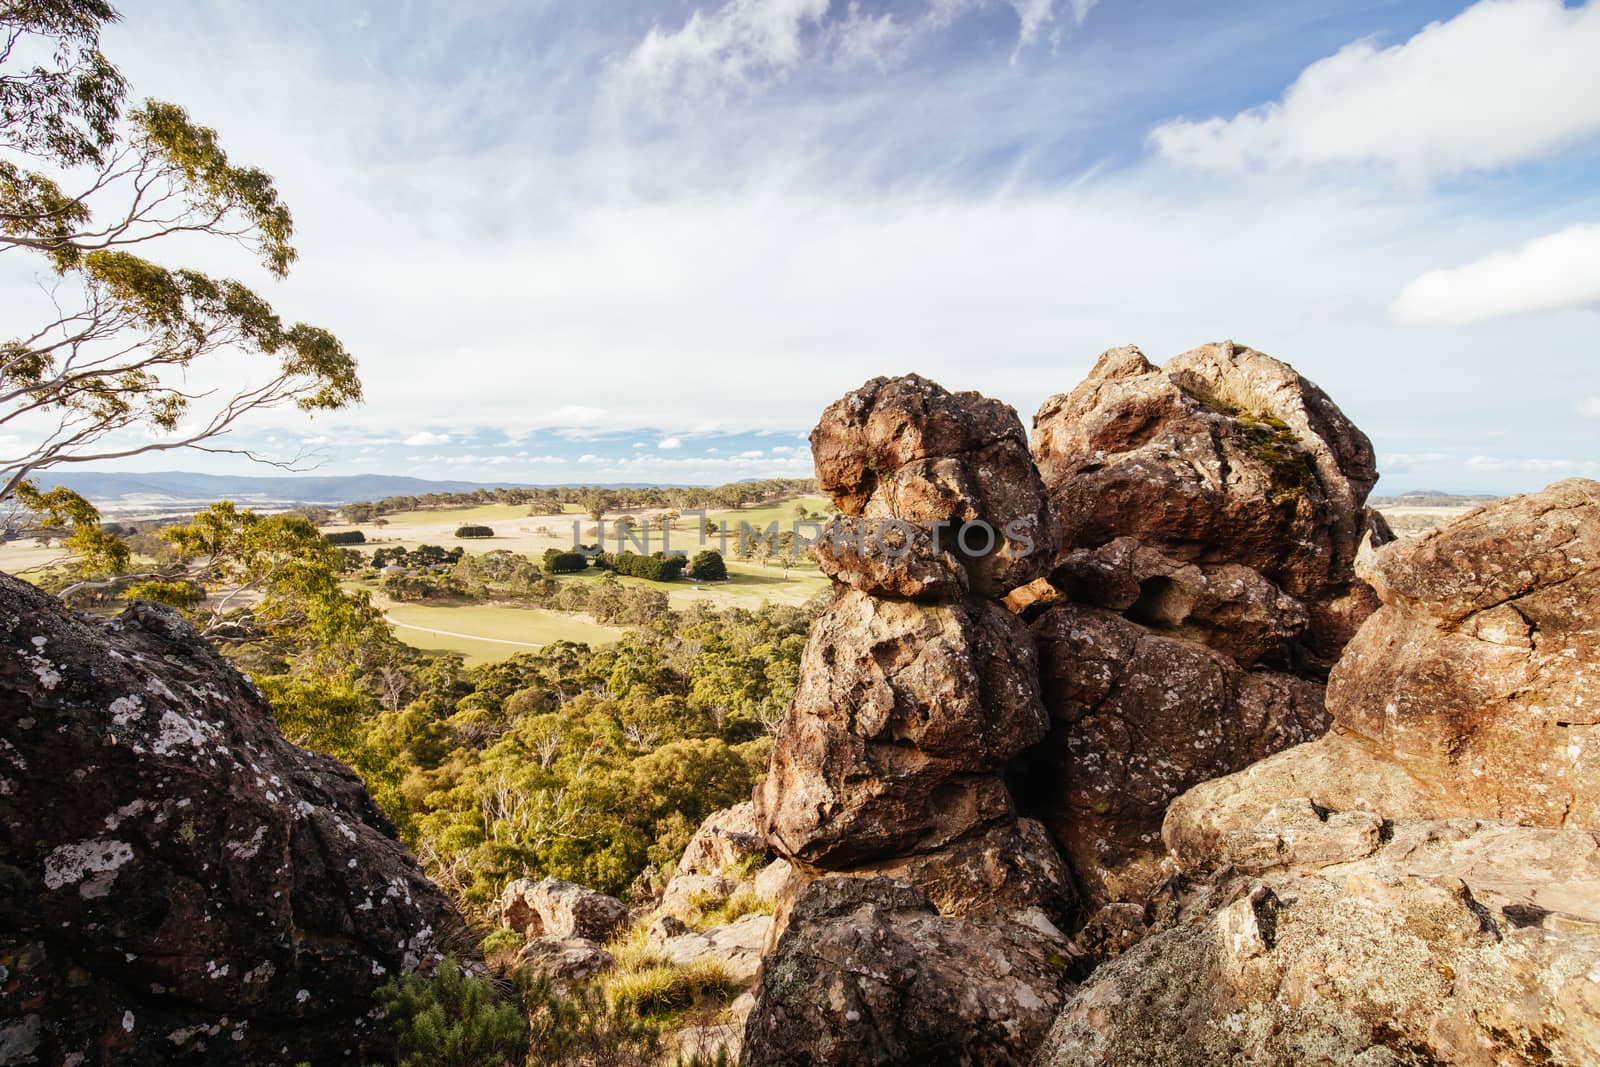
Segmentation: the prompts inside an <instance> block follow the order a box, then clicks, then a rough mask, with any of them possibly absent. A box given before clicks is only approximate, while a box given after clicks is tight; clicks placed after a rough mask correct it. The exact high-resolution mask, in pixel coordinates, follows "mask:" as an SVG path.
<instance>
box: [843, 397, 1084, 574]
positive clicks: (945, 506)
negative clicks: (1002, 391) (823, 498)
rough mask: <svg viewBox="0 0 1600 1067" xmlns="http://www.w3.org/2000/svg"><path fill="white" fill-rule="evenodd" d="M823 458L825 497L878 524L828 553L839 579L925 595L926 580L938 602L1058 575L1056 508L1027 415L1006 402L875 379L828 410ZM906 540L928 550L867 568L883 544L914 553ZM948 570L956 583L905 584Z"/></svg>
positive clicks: (850, 531) (856, 529)
mask: <svg viewBox="0 0 1600 1067" xmlns="http://www.w3.org/2000/svg"><path fill="white" fill-rule="evenodd" d="M811 452H812V455H813V456H814V457H815V459H816V465H817V484H818V486H820V487H821V489H822V491H823V492H825V493H827V494H828V495H829V496H831V497H832V498H833V502H834V504H836V505H837V506H838V508H839V510H840V511H841V512H842V513H843V514H844V516H845V517H846V518H847V519H865V520H868V521H867V522H866V523H856V524H853V525H852V526H850V527H848V528H846V529H843V530H839V529H838V528H836V532H837V534H838V536H834V537H825V538H824V539H823V543H822V544H821V545H819V546H818V556H819V559H821V560H822V561H823V566H824V568H825V569H829V570H831V573H832V574H833V576H834V578H835V579H836V580H843V581H846V582H847V583H849V584H851V585H855V586H856V587H857V588H861V589H864V590H865V591H867V592H869V593H878V594H881V595H884V596H910V595H914V593H913V592H912V590H914V589H915V588H917V587H918V586H920V585H922V584H924V583H926V584H931V585H935V586H938V589H937V591H936V592H932V593H930V595H931V596H933V597H934V598H936V599H952V598H954V597H956V596H959V595H960V593H961V592H962V591H970V592H972V593H973V594H975V595H978V596H983V597H1000V596H1004V595H1005V594H1006V593H1008V592H1010V591H1011V590H1012V589H1015V588H1016V587H1017V586H1020V585H1025V584H1027V583H1028V582H1030V581H1032V580H1033V579H1035V578H1037V577H1039V576H1040V575H1042V574H1044V573H1045V571H1046V570H1048V569H1049V566H1050V562H1051V559H1052V558H1053V556H1054V553H1055V550H1056V546H1057V545H1058V544H1059V541H1060V530H1059V528H1058V525H1057V521H1056V516H1055V512H1054V510H1053V509H1052V508H1051V506H1050V501H1049V499H1048V497H1047V496H1046V493H1045V489H1044V486H1043V485H1042V484H1041V482H1040V480H1039V473H1038V471H1036V470H1035V469H1034V465H1033V460H1032V458H1031V457H1030V456H1029V454H1028V439H1027V434H1026V433H1025V432H1024V430H1023V428H1022V423H1021V421H1020V420H1019V419H1018V418H1017V413H1016V412H1015V411H1013V410H1012V409H1011V408H1010V407H1008V406H1007V405H1005V404H1002V403H1001V402H1000V401H998V400H991V399H989V398H988V397H985V396H980V395H978V394H977V393H950V392H948V391H946V390H945V389H943V388H941V387H940V386H939V385H937V384H936V383H934V382H930V381H928V380H927V379H926V378H922V377H919V376H918V375H915V374H908V375H905V376H904V377H900V378H874V379H873V380H872V381H870V382H868V383H866V384H865V385H863V386H862V387H861V388H860V389H857V390H856V391H854V392H852V393H849V394H847V395H846V396H844V397H843V398H842V399H840V400H837V401H835V402H834V403H833V404H831V405H830V406H829V407H828V409H827V410H826V411H824V412H823V413H822V420H821V421H820V422H819V423H818V424H817V428H816V429H815V430H813V431H811ZM853 535H860V538H861V543H864V544H865V545H866V546H867V549H866V552H865V553H862V552H858V551H856V550H855V545H856V541H855V539H854V536H853ZM898 536H906V537H911V539H912V540H913V541H914V542H915V544H916V546H925V548H923V547H918V548H917V549H916V550H915V551H908V552H907V554H906V555H905V556H904V557H903V562H901V563H900V564H899V565H898V566H896V565H894V561H893V560H888V561H886V560H884V559H882V558H879V559H877V560H875V561H873V562H872V563H871V565H870V566H868V565H864V564H863V563H862V562H861V559H860V557H861V556H862V555H863V554H867V555H871V554H872V553H873V552H874V550H875V549H876V548H877V546H879V545H880V544H883V545H887V546H889V547H891V548H894V549H896V550H898V549H900V548H905V547H907V546H902V545H898V544H897V543H896V538H897V537H898ZM840 544H842V545H844V546H846V547H844V548H843V549H836V548H835V545H840ZM941 568H954V570H953V571H952V576H951V577H950V579H949V580H948V581H947V582H941V581H940V580H934V579H928V578H917V579H915V580H909V579H908V578H907V577H906V576H905V572H906V571H909V570H913V569H915V570H916V571H917V572H919V573H926V574H934V573H936V572H937V571H938V570H940V569H941ZM878 571H882V572H884V574H885V576H884V577H882V578H876V577H874V573H873V572H878Z"/></svg>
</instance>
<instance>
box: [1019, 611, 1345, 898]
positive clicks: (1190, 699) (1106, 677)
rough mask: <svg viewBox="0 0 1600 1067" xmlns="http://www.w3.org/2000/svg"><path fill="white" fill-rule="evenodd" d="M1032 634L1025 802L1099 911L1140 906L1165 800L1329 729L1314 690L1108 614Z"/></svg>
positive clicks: (1080, 615)
mask: <svg viewBox="0 0 1600 1067" xmlns="http://www.w3.org/2000/svg"><path fill="white" fill-rule="evenodd" d="M1033 633H1034V637H1035V639H1036V640H1037V642H1038V649H1039V663H1040V672H1041V680H1040V685H1041V690H1042V693H1043V699H1044V703H1045V706H1046V708H1047V709H1048V710H1049V713H1050V717H1051V724H1052V725H1051V734H1050V737H1049V739H1048V740H1047V741H1046V742H1045V743H1044V744H1042V745H1040V746H1039V747H1038V748H1037V749H1036V750H1035V751H1034V752H1033V753H1031V754H1030V758H1029V765H1028V772H1027V774H1026V776H1025V778H1026V781H1027V783H1028V785H1029V790H1028V796H1027V799H1028V800H1029V802H1030V804H1031V805H1032V806H1035V807H1037V808H1038V809H1039V810H1040V811H1041V813H1042V815H1043V817H1044V818H1045V820H1046V822H1047V823H1048V825H1049V827H1050V829H1051V832H1052V833H1053V834H1054V835H1055V838H1056V841H1057V842H1058V843H1059V844H1060V845H1061V847H1062V849H1063V851H1064V852H1065V853H1066V855H1067V857H1068V858H1069V859H1070V860H1071V862H1072V865H1073V868H1074V870H1075V871H1076V872H1077V874H1078V877H1079V879H1080V881H1081V882H1082V884H1083V886H1084V889H1085V891H1086V892H1087V895H1088V896H1089V898H1090V899H1091V900H1092V901H1095V902H1105V901H1116V900H1134V901H1137V900H1142V899H1143V896H1144V894H1146V893H1147V892H1148V891H1149V890H1150V889H1152V888H1153V887H1154V886H1155V885H1156V884H1157V883H1159V882H1160V881H1161V880H1162V879H1163V878H1164V877H1165V871H1164V869H1163V860H1164V857H1165V850H1164V849H1163V847H1162V843H1161V824H1162V819H1163V817H1164V816H1165V814H1166V810H1167V805H1168V803H1169V802H1171V801H1172V800H1173V799H1174V798H1176V797H1178V796H1179V795H1180V794H1182V793H1183V792H1184V791H1185V790H1187V789H1189V788H1191V787H1193V786H1195V785H1197V784H1199V783H1201V782H1204V781H1206V780H1207V779H1212V778H1217V777H1219V776H1221V775H1226V774H1229V773H1230V772H1232V771H1235V770H1237V769H1238V768H1240V767H1243V766H1245V765H1247V764H1249V763H1250V762H1252V761H1254V760H1258V759H1261V758H1262V757H1264V756H1267V755H1269V754H1271V753H1274V752H1277V751H1279V750H1280V749H1284V748H1287V747H1289V746H1291V745H1296V744H1299V743H1301V742H1303V741H1308V740H1311V739H1312V738H1315V737H1319V736H1321V734H1322V733H1323V732H1324V731H1325V730H1326V729H1327V725H1328V719H1327V715H1326V713H1325V711H1324V709H1323V704H1322V687H1321V686H1320V685H1317V684H1315V683H1313V682H1309V681H1306V680H1305V679H1302V678H1299V677H1297V676H1295V675H1292V674H1282V673H1274V672H1253V671H1246V670H1242V669H1240V668H1239V667H1238V666H1237V665H1236V664H1235V663H1234V661H1233V660H1231V659H1229V658H1228V657H1227V656H1225V655H1222V654H1221V653H1219V652H1216V651H1213V650H1212V649H1209V648H1207V647H1205V646H1204V645H1199V644H1195V643H1193V642H1190V641H1184V640H1181V639H1177V638H1173V637H1170V636H1167V635H1166V634H1165V633H1163V632H1161V631H1153V630H1150V629H1148V628H1146V627H1144V626H1141V625H1139V624H1137V623H1134V622H1130V621H1129V620H1127V619H1125V618H1123V617H1122V616H1121V615H1118V614H1116V613H1114V612H1111V611H1107V610H1104V609H1100V608H1092V607H1085V606H1081V605H1078V604H1074V603H1070V602H1058V603H1055V604H1053V605H1051V606H1049V607H1048V608H1047V609H1045V610H1044V611H1043V612H1042V613H1041V614H1040V615H1039V616H1038V618H1037V619H1035V621H1034V624H1033Z"/></svg>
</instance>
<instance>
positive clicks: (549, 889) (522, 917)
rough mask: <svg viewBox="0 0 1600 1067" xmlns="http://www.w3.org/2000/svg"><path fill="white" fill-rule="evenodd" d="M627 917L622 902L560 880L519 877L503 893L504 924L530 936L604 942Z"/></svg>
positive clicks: (501, 906)
mask: <svg viewBox="0 0 1600 1067" xmlns="http://www.w3.org/2000/svg"><path fill="white" fill-rule="evenodd" d="M627 918H628V909H627V908H626V907H625V906H624V905H623V903H622V901H620V900H617V899H616V898H615V897H608V896H606V895H605V894H604V893H597V892H595V891H594V890H592V889H586V888H584V887H583V886H581V885H574V884H573V883H571V882H563V881H561V879H559V878H546V879H544V880H543V881H539V882H535V881H533V880H532V879H531V878H518V879H516V880H515V881H513V882H511V883H510V884H508V885H507V886H506V888H505V889H504V891H502V892H501V894H500V920H501V922H503V923H505V924H506V926H508V927H510V928H511V929H512V930H515V931H517V932H518V933H519V934H526V935H528V936H529V937H545V938H557V939H568V938H584V939H587V940H589V941H604V940H605V939H606V938H608V937H610V936H611V935H612V934H613V933H614V932H616V930H617V928H618V927H620V926H621V925H622V924H623V923H624V922H626V921H627Z"/></svg>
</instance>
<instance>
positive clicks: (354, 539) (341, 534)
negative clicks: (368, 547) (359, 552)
mask: <svg viewBox="0 0 1600 1067" xmlns="http://www.w3.org/2000/svg"><path fill="white" fill-rule="evenodd" d="M322 537H323V540H325V541H327V542H328V544H330V545H364V544H366V543H367V535H366V534H364V533H362V532H361V531H360V530H336V531H334V532H333V533H326V534H323V535H322Z"/></svg>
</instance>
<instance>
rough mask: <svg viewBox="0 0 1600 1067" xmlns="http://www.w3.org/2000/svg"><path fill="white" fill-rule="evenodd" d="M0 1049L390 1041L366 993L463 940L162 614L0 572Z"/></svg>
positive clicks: (311, 1054) (325, 1056)
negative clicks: (88, 599)
mask: <svg viewBox="0 0 1600 1067" xmlns="http://www.w3.org/2000/svg"><path fill="white" fill-rule="evenodd" d="M0 694H3V696H0V703H3V707H4V710H3V712H0V880H3V881H4V890H3V891H0V966H3V968H4V975H5V977H4V979H3V980H0V984H3V993H0V1035H3V1036H0V1047H4V1048H5V1050H6V1055H5V1057H4V1058H5V1060H6V1062H8V1063H19V1064H23V1063H39V1064H61V1063H74V1062H76V1063H126V1064H139V1063H151V1064H155V1063H179V1062H196V1063H200V1062H204V1063H211V1062H221V1061H224V1060H225V1061H226V1062H230V1063H243V1064H252V1063H260V1064H281V1063H295V1062H297V1061H301V1060H310V1061H312V1062H317V1063H323V1062H344V1061H347V1060H352V1059H354V1058H356V1057H357V1056H358V1055H359V1054H360V1053H361V1051H362V1050H363V1049H365V1050H366V1052H367V1054H369V1055H370V1054H381V1053H382V1050H383V1047H384V1044H385V1039H384V1033H383V1030H382V1027H381V1024H375V1023H374V1021H373V1020H371V1019H370V1018H369V1017H368V1013H369V1012H370V1011H371V1010H372V1007H373V1004H372V993H373V991H374V990H375V988H376V987H377V986H379V985H380V984H382V983H383V982H385V981H387V980H388V979H389V977H392V976H394V975H397V974H401V973H404V972H407V971H411V970H414V969H416V968H418V967H425V966H429V965H431V964H432V963H433V962H434V961H435V960H436V959H437V958H438V957H439V955H440V954H441V953H442V952H443V951H445V950H446V949H454V950H457V951H460V950H461V949H462V948H463V947H467V946H470V944H471V940H470V938H467V937H465V936H463V935H462V933H461V931H462V929H463V927H462V924H461V922H460V920H459V918H458V917H457V915H456V914H455V912H454V911H453V909H452V908H451V906H450V904H449V902H448V901H447V900H446V899H445V897H444V895H443V894H442V893H441V892H439V890H438V889H436V888H435V887H434V886H432V885H431V884H429V883H428V882H427V880H426V879H424V878H423V876H422V873H421V872H420V870H418V868H417V865H416V863H415V862H414V861H413V860H412V858H411V857H410V856H409V855H407V853H406V852H405V850H404V849H403V848H402V847H401V846H400V844H399V843H398V841H397V840H396V839H395V835H394V831H393V828H392V827H391V826H390V825H389V823H388V822H387V820H385V819H384V817H383V816H382V814H381V813H380V812H379V811H378V810H377V808H376V806H375V805H374V804H373V802H372V799H371V798H370V797H369V796H368V794H367V792H366V789H365V788H364V787H363V786H362V784H361V782H360V780H359V779H358V778H357V777H356V776H355V775H354V774H353V773H352V772H351V771H350V770H349V769H348V768H346V767H345V766H343V765H342V764H340V763H338V762H336V761H334V760H332V759H329V758H327V757H324V756H319V755H316V754H313V753H311V752H307V751H305V750H303V749H299V748H296V747H295V746H293V745H291V744H289V743H288V742H286V741H284V739H283V738H282V737H281V736H280V735H279V733H278V730H277V727H276V726H275V725H274V723H273V719H272V714H271V711H270V709H269V708H268V707H267V704H266V702H265V701H264V700H263V699H262V697H261V695H260V693H259V692H258V691H257V690H256V689H255V687H254V686H253V685H252V684H251V683H250V682H249V681H247V680H246V679H245V678H244V677H242V676H241V675H240V674H239V673H238V672H237V671H235V670H234V669H233V667H232V666H231V665H230V664H229V663H228V662H227V661H226V660H225V659H223V658H222V657H221V656H219V655H217V654H216V653H215V652H214V651H213V650H212V649H211V648H210V647H208V646H207V645H206V644H205V643H204V642H203V641H202V640H200V639H199V638H198V637H197V636H196V635H195V634H194V632H193V631H192V630H190V629H189V628H188V627H187V626H186V625H184V624H183V623H182V622H181V621H179V620H178V618H177V617H176V616H175V615H173V614H172V613H170V612H168V611H166V610H165V609H162V608H158V607H154V606H152V605H147V604H135V605H134V606H133V607H130V608H129V609H128V610H127V611H126V612H124V613H123V614H122V615H121V616H120V617H119V618H116V619H111V620H98V619H90V618H88V617H83V616H76V615H73V614H71V613H69V612H68V611H67V610H66V609H65V608H64V607H63V606H62V605H61V603H60V602H59V601H57V600H56V599H55V598H53V597H49V596H46V595H44V594H42V593H40V592H38V591H37V590H35V589H33V588H32V587H30V586H27V585H25V584H23V583H21V582H18V581H16V580H14V579H12V578H10V577H7V576H3V575H0Z"/></svg>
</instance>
